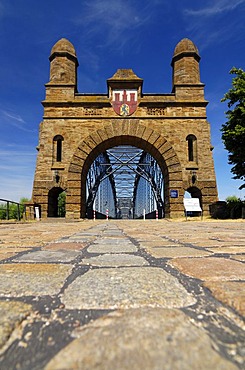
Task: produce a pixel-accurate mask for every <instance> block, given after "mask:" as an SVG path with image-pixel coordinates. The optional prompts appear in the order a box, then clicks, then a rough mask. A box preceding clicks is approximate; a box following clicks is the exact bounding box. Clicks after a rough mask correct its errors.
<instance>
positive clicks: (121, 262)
mask: <svg viewBox="0 0 245 370" xmlns="http://www.w3.org/2000/svg"><path fill="white" fill-rule="evenodd" d="M81 263H82V264H85V265H92V266H103V267H119V266H148V265H149V263H148V262H147V261H146V260H145V259H144V258H143V257H140V256H134V255H132V254H126V253H125V254H102V255H100V256H97V257H91V258H84V259H83V260H82V261H81Z"/></svg>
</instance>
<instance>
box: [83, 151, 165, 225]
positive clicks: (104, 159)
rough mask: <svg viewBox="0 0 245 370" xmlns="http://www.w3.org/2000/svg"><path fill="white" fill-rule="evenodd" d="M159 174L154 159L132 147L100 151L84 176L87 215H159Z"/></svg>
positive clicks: (162, 208)
mask: <svg viewBox="0 0 245 370" xmlns="http://www.w3.org/2000/svg"><path fill="white" fill-rule="evenodd" d="M163 184H164V181H163V175H162V172H161V169H160V167H159V165H158V164H157V162H156V160H155V159H154V158H153V157H152V156H151V155H150V154H149V153H147V152H145V151H143V150H142V149H139V148H136V147H133V146H128V145H125V146H117V147H114V148H111V149H109V150H107V151H105V152H104V153H101V154H100V155H99V156H98V157H97V158H96V159H95V161H94V162H93V163H92V165H91V167H90V169H89V172H88V175H87V201H86V207H87V216H88V217H89V218H92V217H93V213H94V211H96V212H97V214H98V215H101V216H102V215H106V213H108V214H109V217H110V218H123V219H125V218H127V219H128V218H142V217H143V215H145V214H146V215H148V216H149V217H150V215H151V214H152V215H153V214H154V213H155V212H156V210H157V211H158V215H159V218H161V217H163V216H164V215H163V210H164V202H163V199H164V197H163V193H164V189H163Z"/></svg>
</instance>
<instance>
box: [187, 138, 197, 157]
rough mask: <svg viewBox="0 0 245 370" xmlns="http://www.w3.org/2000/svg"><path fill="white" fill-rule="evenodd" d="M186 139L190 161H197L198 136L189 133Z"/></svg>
mask: <svg viewBox="0 0 245 370" xmlns="http://www.w3.org/2000/svg"><path fill="white" fill-rule="evenodd" d="M186 141H187V145H188V161H189V162H196V163H197V138H196V136H195V135H188V136H187V138H186Z"/></svg>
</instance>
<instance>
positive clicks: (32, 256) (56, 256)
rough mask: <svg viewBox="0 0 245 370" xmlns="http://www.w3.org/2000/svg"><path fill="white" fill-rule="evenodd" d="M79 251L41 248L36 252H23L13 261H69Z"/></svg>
mask: <svg viewBox="0 0 245 370" xmlns="http://www.w3.org/2000/svg"><path fill="white" fill-rule="evenodd" d="M78 255H79V252H75V251H73V250H67V251H64V250H57V251H53V250H51V251H50V250H43V251H37V252H31V253H27V254H23V255H22V256H21V257H17V258H16V259H15V261H20V262H40V263H42V262H49V263H50V262H51V263H52V262H71V261H73V260H74V259H75V258H76V257H77V256H78Z"/></svg>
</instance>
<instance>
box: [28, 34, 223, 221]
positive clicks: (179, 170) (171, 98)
mask: <svg viewBox="0 0 245 370" xmlns="http://www.w3.org/2000/svg"><path fill="white" fill-rule="evenodd" d="M49 60H50V80H49V82H48V83H47V84H46V97H45V100H44V101H43V102H42V104H43V107H44V116H43V121H42V122H41V124H40V132H39V144H38V147H37V149H38V156H37V164H36V172H35V179H34V185H33V199H32V200H33V203H35V204H38V205H40V208H41V215H42V217H43V218H45V217H48V216H51V217H53V216H56V207H57V197H58V195H59V194H60V192H62V191H66V217H67V218H80V217H85V214H86V176H87V173H88V170H89V168H90V166H91V164H92V162H93V161H94V160H95V158H96V157H97V156H98V155H99V154H100V153H102V152H104V151H105V150H107V149H109V148H112V147H114V146H117V145H134V146H136V147H138V148H141V149H143V150H144V151H146V152H148V153H150V154H151V156H152V157H154V158H155V160H156V161H157V163H158V164H159V166H160V168H161V170H162V173H163V177H164V207H165V216H166V217H178V216H182V215H183V214H184V207H183V196H184V193H185V191H188V192H189V193H190V194H191V196H192V197H198V198H199V199H200V202H201V205H202V208H203V211H204V214H208V212H209V204H210V203H212V202H215V201H216V200H217V188H216V178H215V172H214V164H213V158H212V146H211V143H210V127H209V123H208V122H207V117H206V106H207V104H208V102H207V101H206V100H205V98H204V84H203V83H201V82H200V73H199V61H200V56H199V53H198V50H197V48H196V46H195V45H194V44H193V42H192V41H190V40H189V39H183V40H181V41H180V42H179V43H178V44H177V46H176V48H175V50H174V54H173V58H172V63H171V66H172V70H173V87H172V92H171V93H162V94H144V93H143V91H142V84H143V80H142V79H141V78H139V77H137V76H136V75H135V73H134V72H133V71H132V70H125V69H121V70H118V71H117V72H116V73H115V74H114V75H113V77H111V78H109V79H108V80H107V85H108V93H107V94H85V93H79V92H78V91H77V67H78V61H77V56H76V52H75V49H74V46H73V45H72V44H71V43H70V42H69V41H68V40H66V39H61V40H59V41H58V42H57V43H56V44H55V45H54V47H53V48H52V50H51V55H50V58H49Z"/></svg>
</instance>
